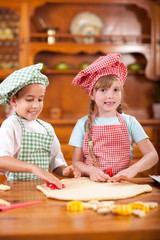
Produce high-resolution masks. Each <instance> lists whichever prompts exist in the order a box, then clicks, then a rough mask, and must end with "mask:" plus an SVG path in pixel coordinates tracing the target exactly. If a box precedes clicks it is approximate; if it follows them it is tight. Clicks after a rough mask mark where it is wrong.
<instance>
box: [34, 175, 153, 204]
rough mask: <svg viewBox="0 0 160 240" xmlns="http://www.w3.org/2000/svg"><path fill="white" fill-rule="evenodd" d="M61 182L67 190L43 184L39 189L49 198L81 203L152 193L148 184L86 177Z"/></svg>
mask: <svg viewBox="0 0 160 240" xmlns="http://www.w3.org/2000/svg"><path fill="white" fill-rule="evenodd" d="M60 181H61V183H62V184H65V186H66V187H65V188H62V189H60V190H51V189H50V188H49V187H47V186H46V184H43V185H40V186H39V185H38V186H37V189H38V190H40V191H42V192H43V193H44V195H46V197H48V198H54V199H59V200H80V201H89V200H92V199H96V200H113V199H124V198H130V197H134V196H136V195H138V194H141V193H145V192H151V191H152V188H151V186H150V185H147V184H143V185H140V184H134V183H130V182H121V183H107V182H93V181H91V180H90V179H89V178H86V177H81V178H70V179H62V180H60Z"/></svg>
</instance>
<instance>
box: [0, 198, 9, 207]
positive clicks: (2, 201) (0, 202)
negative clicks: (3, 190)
mask: <svg viewBox="0 0 160 240" xmlns="http://www.w3.org/2000/svg"><path fill="white" fill-rule="evenodd" d="M9 205H11V204H10V202H7V201H6V200H3V199H0V206H9Z"/></svg>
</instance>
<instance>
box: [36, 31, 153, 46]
mask: <svg viewBox="0 0 160 240" xmlns="http://www.w3.org/2000/svg"><path fill="white" fill-rule="evenodd" d="M48 37H54V38H55V41H56V42H66V41H68V42H72V41H73V42H77V43H78V42H80V41H82V42H83V41H85V38H94V41H95V42H99V43H101V42H107V43H108V42H109V43H115V42H116V43H121V44H122V43H123V44H124V43H125V44H126V43H127V44H130V42H131V41H132V42H135V43H143V41H146V42H148V43H150V42H151V37H150V35H147V34H146V35H105V34H101V35H82V34H70V33H57V34H50V35H48V34H47V33H31V41H32V42H37V38H38V39H39V41H41V42H46V40H47V38H48ZM76 39H78V40H76Z"/></svg>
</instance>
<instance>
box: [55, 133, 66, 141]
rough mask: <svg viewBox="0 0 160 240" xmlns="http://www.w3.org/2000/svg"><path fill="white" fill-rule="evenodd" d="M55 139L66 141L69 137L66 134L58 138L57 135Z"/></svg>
mask: <svg viewBox="0 0 160 240" xmlns="http://www.w3.org/2000/svg"><path fill="white" fill-rule="evenodd" d="M57 137H58V139H59V140H64V139H67V138H68V137H69V136H68V134H64V135H63V136H60V135H58V134H57Z"/></svg>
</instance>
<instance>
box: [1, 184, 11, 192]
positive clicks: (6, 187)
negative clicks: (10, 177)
mask: <svg viewBox="0 0 160 240" xmlns="http://www.w3.org/2000/svg"><path fill="white" fill-rule="evenodd" d="M10 189H11V187H10V186H7V185H4V184H0V190H3V191H7V190H10Z"/></svg>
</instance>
